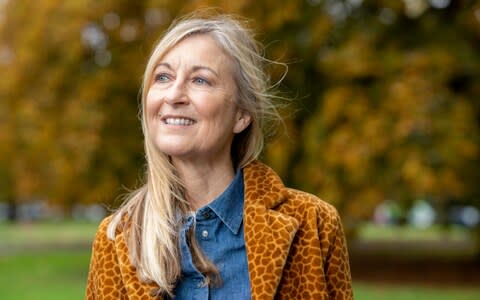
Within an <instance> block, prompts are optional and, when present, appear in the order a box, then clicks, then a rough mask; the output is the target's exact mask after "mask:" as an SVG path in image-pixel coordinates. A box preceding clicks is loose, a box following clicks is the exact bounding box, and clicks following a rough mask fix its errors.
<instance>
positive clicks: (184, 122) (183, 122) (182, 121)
mask: <svg viewBox="0 0 480 300" xmlns="http://www.w3.org/2000/svg"><path fill="white" fill-rule="evenodd" d="M163 122H164V123H165V124H167V125H179V126H190V125H193V124H194V123H195V121H194V120H192V119H188V118H171V117H169V118H165V119H164V120H163Z"/></svg>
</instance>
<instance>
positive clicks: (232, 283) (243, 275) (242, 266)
mask: <svg viewBox="0 0 480 300" xmlns="http://www.w3.org/2000/svg"><path fill="white" fill-rule="evenodd" d="M243 188H244V184H243V172H242V171H238V172H237V174H236V175H235V178H234V179H233V180H232V182H231V183H230V185H229V186H228V188H227V189H226V190H225V191H224V192H223V193H222V194H221V195H220V196H219V197H218V198H216V199H215V200H213V201H212V202H211V203H210V204H208V205H207V206H204V207H203V208H201V209H199V210H198V211H197V212H196V213H192V214H191V215H189V216H187V217H186V218H184V224H183V226H182V229H181V231H180V250H181V254H182V278H181V280H180V281H179V282H178V283H177V285H176V287H175V291H174V293H175V298H174V299H196V300H197V299H199V300H201V299H235V300H237V299H239V300H243V299H250V280H249V275H248V265H247V254H246V250H245V239H244V231H243V222H242V220H243V202H244V192H243ZM192 226H194V229H195V237H196V239H197V241H198V244H199V246H200V247H201V249H202V251H203V253H204V254H205V255H206V256H207V257H208V258H209V259H210V260H211V261H212V262H213V263H214V264H215V265H216V266H217V268H218V270H219V272H220V276H221V279H222V285H221V286H220V287H209V286H208V285H205V284H203V282H204V279H205V277H204V276H203V275H202V274H201V273H200V272H199V271H198V270H197V268H196V267H195V266H194V264H193V262H192V253H191V251H190V248H189V247H188V245H187V239H186V236H187V232H188V230H189V229H190V228H191V227H192Z"/></svg>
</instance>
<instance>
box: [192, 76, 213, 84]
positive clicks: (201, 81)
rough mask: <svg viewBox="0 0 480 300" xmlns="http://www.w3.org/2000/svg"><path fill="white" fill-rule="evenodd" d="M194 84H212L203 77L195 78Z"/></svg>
mask: <svg viewBox="0 0 480 300" xmlns="http://www.w3.org/2000/svg"><path fill="white" fill-rule="evenodd" d="M193 83H195V84H198V85H210V82H208V80H206V79H205V78H202V77H195V78H194V79H193Z"/></svg>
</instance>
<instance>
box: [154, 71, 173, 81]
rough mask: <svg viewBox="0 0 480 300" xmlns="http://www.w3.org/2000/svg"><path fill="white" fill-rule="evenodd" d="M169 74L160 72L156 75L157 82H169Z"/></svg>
mask: <svg viewBox="0 0 480 300" xmlns="http://www.w3.org/2000/svg"><path fill="white" fill-rule="evenodd" d="M169 79H170V78H169V76H168V75H167V74H165V73H159V74H156V75H155V78H154V80H155V82H167V81H168V80H169Z"/></svg>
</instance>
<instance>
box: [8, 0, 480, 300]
mask: <svg viewBox="0 0 480 300" xmlns="http://www.w3.org/2000/svg"><path fill="white" fill-rule="evenodd" d="M205 7H215V8H217V9H218V11H220V12H226V13H235V14H239V15H241V16H244V17H246V18H249V19H250V20H251V25H252V27H253V28H255V29H256V31H257V32H258V35H257V39H258V40H259V41H261V42H262V43H263V44H265V45H266V47H265V54H266V56H267V57H268V58H270V59H272V60H278V61H281V62H285V63H288V64H289V71H288V75H287V76H286V78H285V79H284V80H283V82H282V84H281V85H280V86H279V90H280V95H281V96H282V97H284V98H287V99H291V100H288V101H283V102H282V108H281V112H282V115H283V116H284V118H285V123H284V126H283V127H282V128H280V130H279V131H278V134H277V137H276V139H273V140H272V141H271V142H270V144H269V145H268V147H267V149H266V151H265V153H264V154H263V160H264V161H266V162H267V163H268V164H270V165H271V166H272V167H273V168H274V169H275V170H276V171H277V172H278V173H279V174H280V175H281V177H282V178H283V179H284V180H285V181H286V183H287V184H288V185H290V186H292V187H295V188H299V189H303V190H306V191H309V192H311V193H314V194H316V195H318V196H319V197H321V198H322V199H324V200H326V201H327V202H330V203H332V204H333V205H335V207H337V209H338V211H339V212H340V214H341V215H342V218H343V222H344V226H345V229H346V232H347V236H348V244H349V248H350V255H351V266H352V274H353V279H354V291H355V295H356V299H456V300H463V299H480V284H479V283H480V271H479V270H480V226H479V224H480V211H479V209H480V101H479V98H480V84H479V80H480V1H470V0H403V1H402V0H283V1H277V0H264V1H258V0H257V1H251V0H236V1H227V0H223V1H220V0H218V1H217V0H197V1H193V0H192V1H178V0H176V1H173V0H157V1H154V0H149V1H148V0H139V1H126V0H105V1H96V0H69V1H63V0H42V1H33V0H0V298H1V299H82V298H83V297H84V287H85V282H86V276H87V270H88V263H89V255H90V246H91V241H92V239H93V236H94V233H95V230H96V226H97V225H98V223H99V221H100V220H101V218H102V217H103V216H105V215H106V214H108V213H109V212H110V211H111V210H112V209H114V208H115V207H117V206H118V205H119V204H120V203H121V200H122V195H124V194H125V193H126V192H127V191H128V190H131V189H134V188H135V187H138V186H139V185H140V184H141V182H142V176H143V174H142V173H143V169H144V164H145V161H144V156H143V144H142V134H141V126H140V122H139V121H138V118H137V108H138V95H139V87H140V83H141V77H142V71H143V69H144V66H145V63H146V60H147V58H148V56H149V53H150V51H151V49H152V46H153V43H154V42H155V41H156V40H158V38H159V37H160V35H161V33H162V32H163V31H164V30H165V29H166V27H167V26H168V25H169V23H170V22H171V21H172V20H173V19H175V18H176V17H177V16H180V15H183V14H185V13H188V12H191V11H193V10H195V9H198V8H205ZM282 71H283V70H282V69H279V68H277V67H275V66H271V68H270V72H271V74H272V82H276V81H277V80H279V79H280V78H281V75H282Z"/></svg>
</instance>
